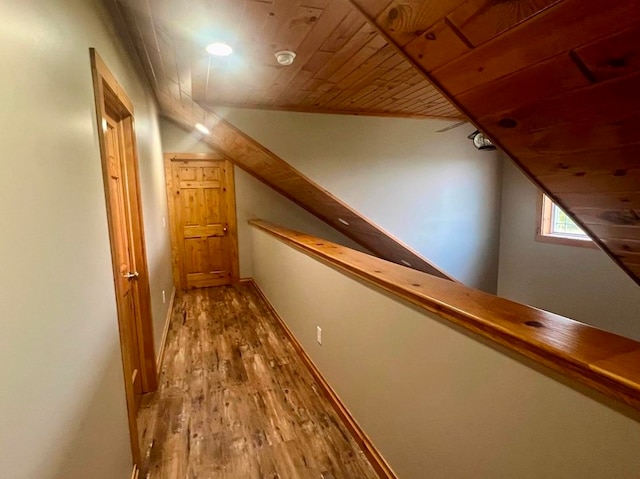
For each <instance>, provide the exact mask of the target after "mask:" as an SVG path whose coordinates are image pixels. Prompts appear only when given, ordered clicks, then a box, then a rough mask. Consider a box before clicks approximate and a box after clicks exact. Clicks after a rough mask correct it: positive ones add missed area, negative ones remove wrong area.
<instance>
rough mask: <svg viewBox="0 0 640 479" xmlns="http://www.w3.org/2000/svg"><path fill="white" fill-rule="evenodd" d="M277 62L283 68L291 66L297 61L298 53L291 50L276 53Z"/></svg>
mask: <svg viewBox="0 0 640 479" xmlns="http://www.w3.org/2000/svg"><path fill="white" fill-rule="evenodd" d="M275 57H276V61H277V62H278V63H279V64H280V65H283V66H285V67H286V66H289V65H291V64H292V63H293V60H295V59H296V52H292V51H290V50H282V51H279V52H276V53H275Z"/></svg>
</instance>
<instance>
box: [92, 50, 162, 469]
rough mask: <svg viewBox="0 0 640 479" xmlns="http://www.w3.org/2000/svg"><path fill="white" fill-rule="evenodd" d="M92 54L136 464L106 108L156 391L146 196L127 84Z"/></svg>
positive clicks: (150, 386) (144, 351)
mask: <svg viewBox="0 0 640 479" xmlns="http://www.w3.org/2000/svg"><path fill="white" fill-rule="evenodd" d="M89 53H90V58H91V71H92V74H93V87H94V97H95V105H96V118H97V126H98V128H97V129H98V141H99V145H100V157H101V161H102V172H103V180H104V189H105V200H106V208H107V220H108V224H109V240H110V241H109V242H110V246H111V257H112V266H113V278H114V286H115V288H116V303H117V307H118V328H119V332H120V345H121V353H122V359H123V371H124V373H125V374H124V376H125V377H124V383H125V393H126V399H127V411H128V420H129V434H130V439H131V451H132V455H133V461H134V465H140V461H141V455H140V446H139V437H138V428H137V414H136V413H137V409H136V400H135V394H134V391H133V387H132V384H131V381H130V378H129V377H127V371H126V367H125V364H126V361H127V360H126V358H125V355H126V351H125V350H124V349H123V348H125V347H126V344H125V343H124V336H123V335H124V334H125V333H124V331H125V329H126V325H124V324H123V323H122V321H123V317H122V314H121V311H122V308H123V307H124V306H123V305H122V304H120V303H121V301H120V300H119V296H120V295H119V294H118V287H119V286H118V280H119V276H120V274H121V272H120V270H119V265H118V261H117V255H116V254H115V252H116V250H115V248H116V242H115V240H116V238H115V237H114V232H115V230H114V225H113V214H112V211H111V208H110V204H111V203H110V196H109V195H110V192H109V175H108V173H107V169H108V163H107V162H108V161H109V159H108V155H107V146H106V138H105V125H106V115H107V112H109V113H110V114H111V116H113V115H114V114H117V116H118V117H119V118H118V121H119V122H120V124H121V127H122V135H121V138H122V150H121V153H122V154H123V155H124V160H123V163H124V166H125V170H126V171H125V182H126V190H127V192H128V193H127V194H126V197H127V198H126V199H127V200H128V212H129V237H130V243H131V245H130V247H131V249H132V260H133V265H132V266H133V267H134V268H135V270H136V271H137V272H138V274H139V276H138V279H137V286H136V287H135V288H134V289H135V293H134V297H135V307H136V309H137V312H138V314H137V315H136V325H135V328H136V332H137V343H138V350H139V356H140V374H141V375H142V392H143V393H148V392H153V391H155V390H156V389H157V387H158V378H157V369H156V362H155V349H154V340H153V322H152V318H151V295H150V289H149V273H148V266H147V254H146V248H145V244H146V243H145V237H144V227H143V219H142V201H141V194H140V178H139V171H138V155H137V146H136V136H135V122H134V112H133V104H132V102H131V100H130V99H129V97H128V96H127V94H126V93H125V91H124V89H123V88H122V87H121V86H120V84H119V83H118V82H117V80H116V79H115V77H114V76H113V74H112V73H111V71H110V70H109V69H108V68H107V66H106V64H105V63H104V61H103V60H102V58H101V57H100V55H98V53H97V52H96V50H95V49H93V48H91V49H89Z"/></svg>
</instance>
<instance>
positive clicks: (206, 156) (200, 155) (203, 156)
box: [164, 153, 224, 162]
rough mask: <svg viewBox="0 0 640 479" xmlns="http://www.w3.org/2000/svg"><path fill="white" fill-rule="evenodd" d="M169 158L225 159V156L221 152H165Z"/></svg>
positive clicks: (165, 157) (166, 158) (165, 155)
mask: <svg viewBox="0 0 640 479" xmlns="http://www.w3.org/2000/svg"><path fill="white" fill-rule="evenodd" d="M164 159H165V162H166V161H167V160H169V161H171V160H185V161H187V160H224V156H223V155H221V154H219V153H165V154H164Z"/></svg>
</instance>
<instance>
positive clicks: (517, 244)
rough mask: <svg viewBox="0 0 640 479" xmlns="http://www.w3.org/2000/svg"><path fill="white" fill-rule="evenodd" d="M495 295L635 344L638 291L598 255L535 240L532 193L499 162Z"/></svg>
mask: <svg viewBox="0 0 640 479" xmlns="http://www.w3.org/2000/svg"><path fill="white" fill-rule="evenodd" d="M503 171H504V174H503V193H502V226H501V234H500V274H499V281H498V295H499V296H503V297H505V298H509V299H513V300H515V301H518V302H520V303H525V304H528V305H531V306H535V307H538V308H541V309H545V310H548V311H552V312H554V313H558V314H561V315H563V316H567V317H569V318H572V319H576V320H578V321H582V322H584V323H588V324H591V325H593V326H596V327H598V328H601V329H605V330H607V331H611V332H614V333H617V334H621V335H623V336H628V337H630V338H634V339H637V340H640V288H639V287H638V285H637V284H636V283H634V282H633V281H632V280H631V279H630V278H629V277H628V276H627V275H626V274H625V273H624V272H623V271H622V270H621V269H620V268H619V267H618V266H616V264H615V263H614V262H613V261H612V260H611V259H609V257H608V256H607V255H606V254H605V253H603V252H602V251H600V250H595V249H588V248H581V247H576V246H566V245H558V244H549V243H541V242H538V241H536V240H535V234H536V200H537V194H538V190H537V188H536V187H535V186H534V184H533V183H531V181H529V179H528V178H527V177H526V176H524V174H523V173H521V172H520V170H519V169H518V168H517V167H516V166H515V165H514V164H513V162H512V161H511V160H509V159H508V158H506V159H505V160H504V170H503Z"/></svg>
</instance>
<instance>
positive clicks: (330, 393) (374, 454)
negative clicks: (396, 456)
mask: <svg viewBox="0 0 640 479" xmlns="http://www.w3.org/2000/svg"><path fill="white" fill-rule="evenodd" d="M242 282H248V283H251V285H252V287H253V288H254V289H255V291H256V293H257V294H258V295H259V296H260V297H261V298H262V300H263V301H264V303H265V304H266V305H267V307H268V308H269V311H271V314H273V316H274V317H275V318H276V319H277V320H278V322H279V323H280V326H282V329H283V330H284V332H285V334H286V335H287V338H289V341H291V344H292V345H293V348H294V349H295V350H296V352H297V353H298V356H299V357H300V359H301V360H302V362H303V363H304V365H305V366H306V367H307V369H308V370H309V372H310V373H311V375H312V376H313V378H314V379H315V380H316V383H317V384H318V386H319V387H320V391H321V392H322V394H323V396H325V397H326V398H327V400H328V401H329V402H330V403H331V406H332V407H333V409H334V410H335V411H336V413H337V414H338V416H340V419H342V422H343V424H344V425H345V427H346V428H347V429H348V430H349V432H350V433H351V435H352V436H353V439H354V440H355V441H356V442H357V443H358V445H359V446H360V448H361V449H362V452H364V454H365V455H366V456H367V459H369V462H370V463H371V465H372V466H373V468H374V469H375V471H376V472H377V473H378V476H380V478H382V479H397V477H398V476H396V474H395V473H394V472H393V470H392V469H391V466H389V464H388V463H387V461H385V459H384V458H383V457H382V454H380V452H379V451H378V450H377V449H376V447H375V446H374V445H373V442H372V441H371V439H370V438H369V436H367V434H366V433H365V432H364V431H363V430H362V428H361V427H360V426H359V425H358V423H357V422H356V420H355V418H354V417H353V416H352V415H351V413H350V412H349V410H348V409H347V408H346V406H345V405H344V403H343V402H342V400H341V399H340V397H339V396H338V394H337V393H336V392H335V391H334V389H333V388H332V387H331V385H330V384H329V382H328V381H327V380H326V379H325V377H324V376H323V375H322V373H321V372H320V370H319V369H318V367H317V366H316V365H315V363H314V362H313V360H312V359H311V357H310V356H309V355H308V354H307V352H306V351H305V350H304V348H303V347H302V344H300V342H299V341H298V339H297V338H296V337H295V335H294V334H293V332H292V331H291V330H290V329H289V327H288V326H287V323H285V321H284V320H283V319H282V317H281V316H280V315H279V314H278V312H277V311H276V309H275V308H274V307H273V305H272V304H271V302H270V301H269V299H268V298H267V296H266V295H265V294H264V292H263V291H262V290H261V289H260V287H259V286H258V284H257V283H256V282H255V280H254V279H253V278H244V279H243V280H242Z"/></svg>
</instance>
